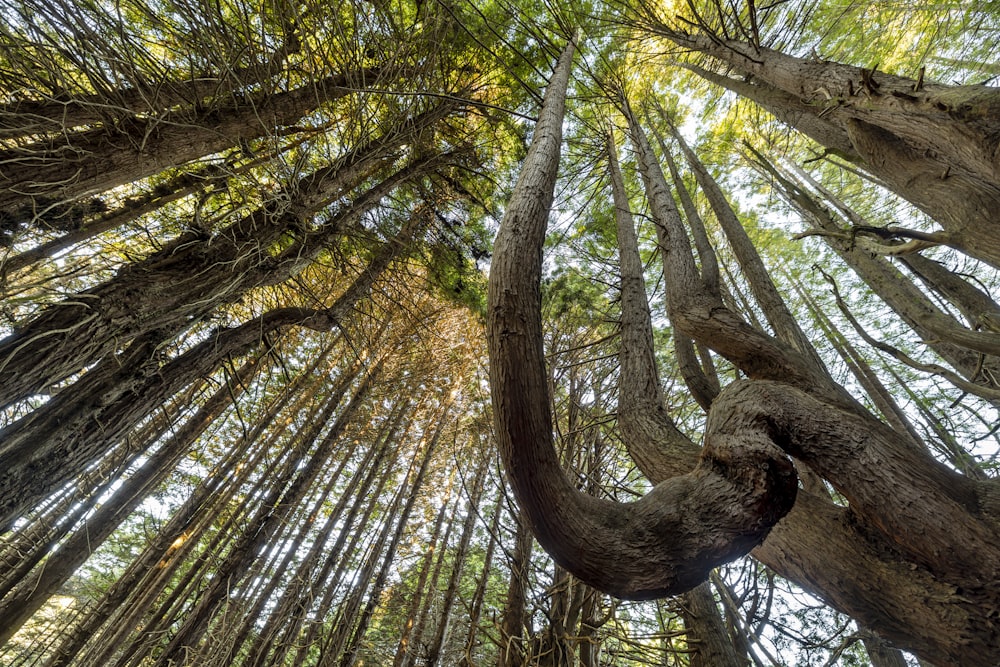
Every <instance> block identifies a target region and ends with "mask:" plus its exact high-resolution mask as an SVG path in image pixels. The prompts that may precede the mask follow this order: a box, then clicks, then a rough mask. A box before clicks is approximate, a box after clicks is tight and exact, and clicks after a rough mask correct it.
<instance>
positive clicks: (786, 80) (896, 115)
mask: <svg viewBox="0 0 1000 667" xmlns="http://www.w3.org/2000/svg"><path fill="white" fill-rule="evenodd" d="M651 29H652V30H653V31H655V32H657V33H659V34H662V35H664V36H665V37H667V38H668V39H671V40H673V41H674V42H676V43H677V44H678V45H680V46H682V47H685V48H691V49H693V50H696V51H700V52H702V53H705V54H707V55H710V56H712V57H713V58H716V59H718V60H720V61H722V62H724V63H726V64H727V65H729V66H731V67H734V68H736V69H737V70H738V71H740V72H742V73H744V74H745V75H747V76H748V77H754V78H756V79H759V80H760V81H762V82H763V83H764V84H765V86H767V87H769V88H774V89H777V90H778V91H781V92H782V93H783V95H788V96H792V97H793V98H794V99H793V100H782V99H781V97H782V95H780V94H779V95H762V94H761V93H760V90H761V89H760V88H759V84H753V85H754V86H755V87H754V88H749V87H748V86H739V85H735V86H733V85H727V87H730V88H732V89H736V88H740V90H739V91H737V92H740V93H741V94H746V95H748V96H750V97H751V99H753V97H754V96H756V97H763V98H764V99H762V100H761V101H762V104H764V100H766V104H764V105H765V106H771V107H778V108H780V109H781V110H782V111H781V114H780V116H781V117H782V119H784V120H786V121H788V122H790V123H793V124H794V126H795V127H797V128H800V129H801V130H802V131H803V132H804V133H806V134H808V135H809V136H812V137H813V138H815V139H816V140H818V141H821V142H822V143H824V145H826V146H827V147H828V148H830V149H832V150H834V151H837V152H843V148H844V143H845V142H844V137H846V138H847V141H848V143H849V144H850V145H851V146H852V147H853V149H854V153H856V154H857V155H858V156H859V157H860V158H861V160H862V161H863V164H864V166H865V167H866V168H867V169H868V170H869V171H871V173H872V174H874V175H875V176H877V177H878V178H879V179H881V180H882V181H883V182H884V183H886V184H887V185H888V186H889V187H891V188H892V190H893V191H894V192H896V193H897V194H899V195H901V196H902V197H905V198H906V199H908V200H909V201H911V202H912V203H913V204H914V205H916V206H917V207H919V208H920V209H922V210H923V211H925V212H926V213H927V214H928V215H930V216H931V217H932V218H934V219H935V220H936V221H938V222H939V223H940V224H941V225H942V226H943V227H944V230H945V232H946V233H947V235H948V238H949V242H950V244H952V245H954V246H956V247H960V248H961V249H963V250H964V251H965V252H967V253H968V254H970V255H971V256H973V257H976V258H978V259H981V260H983V261H985V262H988V263H990V264H991V265H993V266H1000V243H998V242H997V239H998V238H1000V222H998V221H997V220H996V216H995V215H994V212H995V211H996V210H997V209H998V208H1000V122H998V120H997V119H998V118H1000V112H998V109H1000V89H997V88H990V87H987V86H945V85H940V84H932V83H926V82H923V81H919V82H918V81H915V80H912V79H907V78H904V77H898V76H893V75H890V74H885V73H882V72H877V71H874V70H868V69H865V68H861V67H853V66H850V65H843V64H840V63H835V62H831V61H826V60H820V59H806V58H796V57H793V56H789V55H786V54H783V53H780V52H778V51H774V50H772V49H768V48H765V47H758V46H754V45H752V44H748V43H746V42H740V41H736V40H730V39H722V38H719V37H714V36H709V35H706V34H687V33H681V32H677V31H675V30H672V29H670V28H668V27H666V26H663V25H662V24H658V23H656V22H655V21H653V24H652V25H651ZM709 78H710V80H711V79H715V82H716V83H720V84H722V85H726V84H727V83H731V82H727V81H720V80H719V79H718V77H709ZM810 107H811V108H812V109H813V110H814V111H813V114H812V116H811V117H810V116H809V113H808V109H809V108H810ZM804 118H809V120H808V121H806V122H803V120H802V119H804ZM819 119H822V120H823V121H824V131H823V132H817V128H816V124H817V121H818V120H819ZM833 127H836V128H837V129H839V132H838V133H837V134H836V135H834V134H832V133H831V131H830V130H831V129H832V128H833Z"/></svg>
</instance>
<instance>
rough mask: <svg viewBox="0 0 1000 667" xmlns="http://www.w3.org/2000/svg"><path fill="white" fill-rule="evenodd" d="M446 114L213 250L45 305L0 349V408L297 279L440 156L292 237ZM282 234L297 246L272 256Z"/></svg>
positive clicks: (161, 259)
mask: <svg viewBox="0 0 1000 667" xmlns="http://www.w3.org/2000/svg"><path fill="white" fill-rule="evenodd" d="M449 111H450V107H448V106H439V107H437V108H435V109H434V110H432V111H430V112H428V113H426V114H423V115H422V116H419V117H417V118H413V119H410V120H409V121H408V123H406V124H404V127H403V128H402V129H399V128H395V129H390V130H387V132H386V134H384V135H383V136H381V137H379V138H377V139H374V140H372V141H370V142H368V143H367V144H366V145H365V146H363V147H360V148H359V149H358V150H356V151H353V152H352V153H350V154H348V155H346V156H345V157H344V158H342V159H341V160H339V161H337V163H335V164H333V165H330V166H329V167H326V168H323V169H320V170H317V171H316V172H314V173H312V174H311V175H309V176H306V177H304V178H302V179H300V180H299V182H298V183H297V185H296V187H295V192H296V197H295V198H294V201H291V202H286V203H281V202H280V201H272V202H270V203H269V204H267V205H265V206H264V207H262V208H260V209H258V210H256V211H254V212H253V213H251V214H249V215H247V216H245V217H243V218H242V219H240V220H238V221H236V222H234V223H232V224H231V225H230V226H229V227H227V228H226V229H224V230H222V231H220V232H219V233H218V234H217V235H216V236H215V237H213V238H212V239H211V240H210V242H207V241H206V239H204V238H203V237H202V236H201V234H200V233H198V232H189V233H186V234H182V235H181V236H180V237H178V238H177V239H175V240H174V241H172V242H171V243H168V244H167V245H166V246H165V247H164V248H163V249H162V250H160V251H158V252H156V253H154V254H153V255H151V256H149V257H147V258H146V259H144V260H141V261H139V262H133V263H132V264H129V265H128V266H126V267H125V268H124V269H122V270H121V271H120V272H119V274H118V275H117V276H116V277H115V278H113V279H111V280H109V281H108V282H106V283H104V284H102V285H98V286H97V287H94V288H92V289H89V290H86V291H84V292H81V293H79V294H77V295H75V296H74V297H72V298H70V299H67V300H66V301H64V302H62V303H59V304H54V305H52V306H50V307H49V308H47V309H46V310H45V311H43V312H42V313H41V314H40V315H39V316H37V317H36V318H34V319H33V320H32V321H30V322H28V323H27V324H25V325H24V326H23V327H22V328H20V329H19V331H18V332H17V333H16V334H13V335H10V336H8V337H7V338H5V339H3V340H2V341H0V386H2V389H0V406H6V405H8V404H10V403H11V402H14V401H17V400H21V399H24V398H25V397H27V396H30V395H31V394H33V393H36V392H38V391H40V390H41V389H43V388H44V387H46V386H48V385H50V384H52V383H55V382H59V381H61V380H64V379H65V378H67V377H69V376H70V375H72V374H73V373H76V372H78V371H79V369H80V368H82V367H84V366H86V365H88V364H91V363H93V362H94V361H95V360H97V359H100V358H102V357H106V356H108V355H109V354H110V353H111V352H112V351H113V350H115V349H116V348H120V347H121V346H122V345H123V344H125V343H127V342H128V341H130V340H132V339H133V338H135V337H137V336H141V335H143V334H145V333H148V332H150V331H154V330H159V331H162V332H163V333H162V334H161V336H163V339H164V340H170V339H171V338H172V337H173V336H175V335H177V334H178V333H180V332H181V331H184V330H185V329H187V328H188V327H190V326H191V325H193V324H194V323H196V322H197V321H199V320H201V319H202V318H204V317H205V316H207V315H208V314H209V313H211V312H213V310H215V309H216V308H218V307H219V306H221V305H223V304H226V303H231V302H232V301H234V300H236V299H239V298H240V297H241V296H242V295H243V294H245V293H246V292H247V291H248V290H250V289H252V288H254V287H259V286H262V285H268V284H277V283H280V282H282V281H284V280H286V279H287V278H289V277H291V276H292V275H295V274H296V273H297V272H298V271H299V270H301V268H302V267H303V266H305V265H306V264H308V263H309V262H310V261H311V260H313V259H314V258H315V257H316V256H317V255H318V254H319V253H320V251H321V250H322V249H323V248H325V247H327V246H328V244H329V243H330V242H332V241H333V240H334V239H336V238H338V237H339V236H340V235H342V234H343V233H344V231H345V230H346V229H347V228H348V227H349V226H350V225H351V224H352V223H353V222H354V221H356V220H357V219H358V218H359V217H360V216H361V215H363V214H364V213H365V212H366V211H367V210H369V209H371V208H372V207H374V206H377V205H378V203H379V201H380V200H381V199H382V198H383V197H385V196H386V195H388V194H389V193H390V192H392V191H393V190H394V189H395V188H396V187H398V186H399V185H400V184H402V183H404V182H408V181H411V180H412V179H414V178H417V177H419V176H422V175H423V174H424V173H426V171H427V170H429V169H433V168H434V167H435V166H436V165H438V164H440V163H441V160H442V158H441V157H440V156H434V157H430V158H427V157H421V158H417V159H416V160H415V161H414V162H413V163H411V164H410V165H408V166H406V167H403V168H402V169H400V170H396V171H395V172H394V173H393V174H392V175H390V176H389V177H388V178H386V179H384V180H382V181H381V182H379V183H378V184H377V185H375V186H374V187H371V188H369V189H368V190H367V191H364V192H361V193H357V194H356V195H355V196H354V198H353V200H352V201H351V202H350V203H347V204H345V205H344V206H342V207H341V208H340V209H339V210H338V211H337V212H336V213H335V214H334V215H332V216H331V217H330V218H329V219H328V220H327V221H326V222H325V223H324V224H323V225H321V226H319V228H318V229H314V230H310V231H308V232H305V231H299V232H296V229H298V228H300V227H301V226H302V225H306V226H307V227H308V226H309V222H308V221H309V220H310V218H311V217H312V215H313V214H314V213H315V212H316V211H317V210H319V209H320V208H321V207H322V206H324V205H326V204H328V203H329V202H331V201H333V200H335V199H336V198H338V197H340V196H343V195H344V194H346V193H347V192H349V191H350V190H351V189H353V188H354V187H356V186H357V185H358V184H359V183H360V182H361V180H362V178H363V177H365V176H368V175H370V174H371V172H372V170H374V169H375V168H376V167H377V166H378V165H379V164H381V163H383V162H384V161H386V160H388V159H389V158H390V155H391V157H392V159H393V160H395V155H394V154H393V152H394V151H395V149H396V148H398V146H399V145H400V143H403V142H406V141H407V140H409V139H411V138H412V136H413V135H414V134H415V133H417V132H419V131H420V130H421V129H423V128H426V127H428V126H430V125H432V124H433V123H434V122H436V121H437V120H440V119H441V118H442V117H444V116H446V115H447V114H448V113H449ZM285 234H292V235H293V236H295V237H296V238H297V239H298V242H297V243H293V244H292V245H291V247H290V248H285V249H283V250H272V248H273V247H274V246H275V245H276V244H277V243H278V241H279V240H280V239H281V238H282V237H283V236H284V235H285ZM262 249H264V251H263V252H262Z"/></svg>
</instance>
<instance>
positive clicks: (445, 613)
mask: <svg viewBox="0 0 1000 667" xmlns="http://www.w3.org/2000/svg"><path fill="white" fill-rule="evenodd" d="M486 461H488V459H487V458H485V457H484V458H483V461H482V462H481V463H480V464H479V466H478V468H477V470H476V476H475V478H474V479H473V480H472V486H471V488H470V490H469V500H468V502H467V503H466V505H465V520H464V521H463V522H462V532H461V535H460V536H459V538H458V546H457V547H456V548H455V554H454V556H453V557H452V563H453V565H452V568H451V572H450V573H449V575H448V583H447V585H446V587H445V591H444V598H443V599H442V602H441V611H440V613H439V614H438V623H437V627H436V628H435V630H434V636H433V637H432V638H431V641H430V643H429V644H428V650H427V667H437V665H438V664H439V663H440V662H441V661H442V655H443V654H444V650H445V646H446V643H447V641H448V635H449V631H450V629H451V621H452V619H451V614H452V608H453V607H454V606H455V600H456V599H457V598H458V595H459V591H458V585H459V583H460V582H461V579H462V570H463V569H464V565H465V561H466V559H467V558H468V554H469V545H470V544H471V542H472V529H473V528H474V527H475V525H476V512H477V510H478V508H479V501H480V499H481V497H482V493H483V484H484V481H485V479H486V471H487V469H488V467H489V466H488V465H486Z"/></svg>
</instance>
